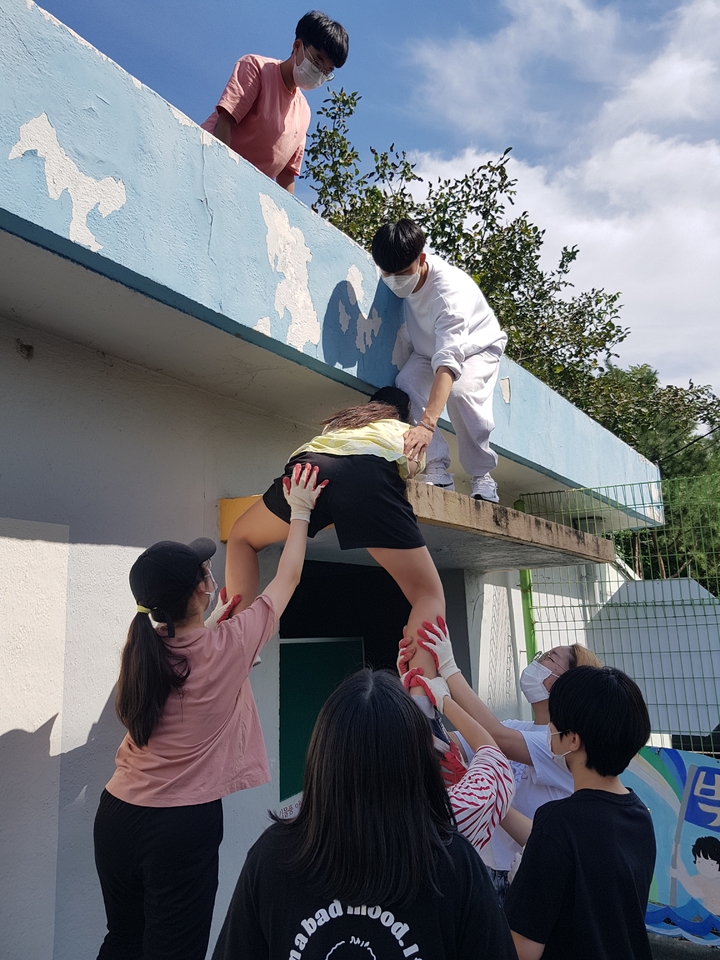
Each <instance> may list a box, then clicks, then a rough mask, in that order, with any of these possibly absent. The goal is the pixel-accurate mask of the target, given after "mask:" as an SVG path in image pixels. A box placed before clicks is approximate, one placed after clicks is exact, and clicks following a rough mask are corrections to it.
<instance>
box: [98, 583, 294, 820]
mask: <svg viewBox="0 0 720 960" xmlns="http://www.w3.org/2000/svg"><path fill="white" fill-rule="evenodd" d="M276 630H277V617H276V616H275V610H274V608H273V605H272V601H271V600H270V598H269V597H266V596H264V595H262V596H259V597H258V598H257V600H255V601H254V603H252V604H251V605H250V606H249V607H248V608H247V609H246V610H243V612H242V613H240V614H238V615H237V616H235V617H232V618H231V619H230V620H226V621H225V622H224V623H221V624H219V625H218V627H217V628H216V629H215V630H208V629H207V628H206V627H200V628H198V629H197V630H192V631H190V633H186V634H184V635H183V636H181V637H177V639H175V640H174V641H167V642H168V643H172V645H173V647H174V648H175V649H176V650H178V651H179V652H181V653H182V654H183V656H186V657H187V658H188V664H189V666H190V676H189V677H188V678H187V680H186V681H185V683H184V685H183V686H182V688H181V690H180V691H179V692H177V693H172V694H171V695H170V696H169V697H168V700H167V703H166V704H165V710H164V711H163V715H162V717H161V719H160V722H159V723H158V725H157V727H156V728H155V730H153V733H152V736H151V737H150V740H149V741H148V743H147V744H146V746H144V747H142V748H140V747H137V746H136V745H135V743H134V742H133V740H131V738H130V735H129V734H127V735H126V737H125V739H124V740H123V742H122V743H121V744H120V746H119V748H118V752H117V754H116V756H115V765H116V770H115V773H114V775H113V776H112V778H111V779H110V781H109V783H108V784H107V788H106V789H107V791H108V793H111V794H112V795H113V796H114V797H117V798H118V799H119V800H124V801H125V802H126V803H134V804H137V805H138V806H142V807H181V806H186V805H190V804H196V803H208V802H209V801H211V800H217V799H219V798H220V797H225V796H227V795H228V794H229V793H235V791H237V790H245V789H247V788H248V787H257V786H259V785H260V784H262V783H267V782H268V780H269V779H270V769H269V767H268V760H267V754H266V753H265V743H264V741H263V735H262V730H261V728H260V718H259V716H258V712H257V707H256V706H255V698H254V697H253V692H252V689H251V688H250V680H249V679H248V674H249V673H250V669H251V667H252V664H253V660H254V659H255V657H256V655H257V653H258V651H259V650H262V648H263V647H264V646H265V644H266V643H267V642H268V640H269V639H270V637H271V636H272V635H273V634H274V633H275V631H276Z"/></svg>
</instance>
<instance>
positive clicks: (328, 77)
mask: <svg viewBox="0 0 720 960" xmlns="http://www.w3.org/2000/svg"><path fill="white" fill-rule="evenodd" d="M303 56H304V57H305V59H306V60H309V61H310V63H311V64H312V65H313V66H314V67H315V69H316V70H319V71H320V73H321V74H322V75H323V77H324V79H323V83H328V82H329V81H330V80H334V79H335V74H334V73H333V72H332V70H331V71H330V73H325V64H324V63H322V61H320V60H318V58H317V57H311V56H310V54H309V53H308V52H307V47H306V46H305V44H303Z"/></svg>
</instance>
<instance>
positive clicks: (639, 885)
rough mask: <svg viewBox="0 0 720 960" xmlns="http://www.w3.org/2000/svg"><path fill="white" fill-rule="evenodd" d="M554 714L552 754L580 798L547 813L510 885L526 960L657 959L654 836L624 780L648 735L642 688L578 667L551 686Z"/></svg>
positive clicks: (514, 923) (539, 817)
mask: <svg viewBox="0 0 720 960" xmlns="http://www.w3.org/2000/svg"><path fill="white" fill-rule="evenodd" d="M549 707H550V724H549V726H548V739H549V744H550V751H551V753H553V755H554V759H555V760H556V762H558V763H560V764H561V765H563V764H567V768H568V769H569V771H570V773H571V774H572V777H573V782H574V790H575V792H574V793H573V794H572V796H570V797H568V798H567V799H565V800H553V801H551V802H550V803H546V804H544V805H543V806H542V807H540V808H539V810H538V811H537V813H536V814H535V819H534V821H533V828H532V832H531V834H530V838H529V840H528V842H527V846H526V847H525V852H524V854H523V858H522V862H521V864H520V867H519V869H518V872H517V876H516V877H515V880H514V881H513V883H512V884H511V885H510V890H509V893H508V895H507V898H506V900H505V913H506V915H507V918H508V921H509V923H510V928H511V930H512V935H513V940H514V941H515V947H516V949H517V953H518V957H519V960H539V958H540V957H542V958H543V960H578V958H582V960H651V958H652V954H651V952H650V943H649V941H648V935H647V932H646V929H645V909H646V907H647V901H648V894H649V891H650V882H651V880H652V875H653V869H654V867H655V834H654V832H653V826H652V821H651V819H650V813H649V812H648V809H647V807H645V805H644V804H643V803H641V801H640V800H639V799H638V797H637V796H636V795H635V794H634V793H633V792H632V790H627V789H626V788H625V787H624V786H623V785H622V783H621V782H620V780H619V775H620V774H621V773H622V772H623V770H624V769H625V768H626V767H627V765H628V764H629V763H630V761H631V760H632V758H633V757H634V756H635V754H636V753H637V751H638V750H639V749H640V747H642V746H643V745H644V744H645V743H646V742H647V739H648V737H649V736H650V718H649V716H648V711H647V707H646V705H645V702H644V700H643V698H642V694H641V692H640V689H639V687H638V686H637V684H636V683H635V682H634V681H633V680H631V679H630V677H628V676H627V674H624V673H623V672H622V671H621V670H616V669H615V668H613V667H603V668H602V669H598V668H596V667H577V668H576V669H575V670H570V671H568V672H567V673H565V674H563V676H561V677H559V679H558V680H557V681H556V682H555V683H554V684H553V688H552V690H551V691H550V703H549Z"/></svg>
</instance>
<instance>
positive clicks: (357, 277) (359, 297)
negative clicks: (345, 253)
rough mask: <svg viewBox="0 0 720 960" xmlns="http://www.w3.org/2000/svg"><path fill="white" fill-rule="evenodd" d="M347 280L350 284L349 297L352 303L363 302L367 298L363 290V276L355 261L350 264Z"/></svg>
mask: <svg viewBox="0 0 720 960" xmlns="http://www.w3.org/2000/svg"><path fill="white" fill-rule="evenodd" d="M345 281H346V283H347V285H348V297H349V298H350V303H351V304H352V305H353V306H355V304H356V303H362V301H363V300H364V299H365V291H364V290H363V278H362V274H361V273H360V270H359V269H358V267H357V266H356V265H355V264H354V263H353V264H351V265H350V267H349V269H348V272H347V277H346V278H345Z"/></svg>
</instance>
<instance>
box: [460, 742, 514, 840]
mask: <svg viewBox="0 0 720 960" xmlns="http://www.w3.org/2000/svg"><path fill="white" fill-rule="evenodd" d="M514 793H515V778H514V777H513V772H512V768H511V767H510V764H509V762H508V761H507V759H506V758H505V757H504V756H503V754H502V753H501V752H500V751H499V750H498V749H497V748H496V747H490V746H486V747H480V749H479V750H478V751H477V753H476V754H475V756H474V757H473V759H472V761H471V763H470V766H469V767H468V770H467V773H466V774H465V776H464V777H463V778H462V780H460V781H459V782H458V783H456V784H455V785H454V786H452V787H450V788H449V790H448V794H449V795H450V802H451V804H452V808H453V811H454V813H455V819H456V820H457V825H458V829H459V830H460V833H461V834H462V835H463V836H464V837H465V838H466V839H467V840H469V841H470V843H471V844H472V845H473V847H475V849H476V850H477V851H478V853H479V852H480V850H482V848H483V847H484V846H485V844H486V843H487V842H488V840H489V839H490V837H491V836H492V832H493V830H494V829H495V827H496V826H497V825H498V823H500V821H501V820H502V819H503V817H504V816H505V814H506V813H507V812H508V810H509V809H510V804H511V803H512V798H513V795H514Z"/></svg>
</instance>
